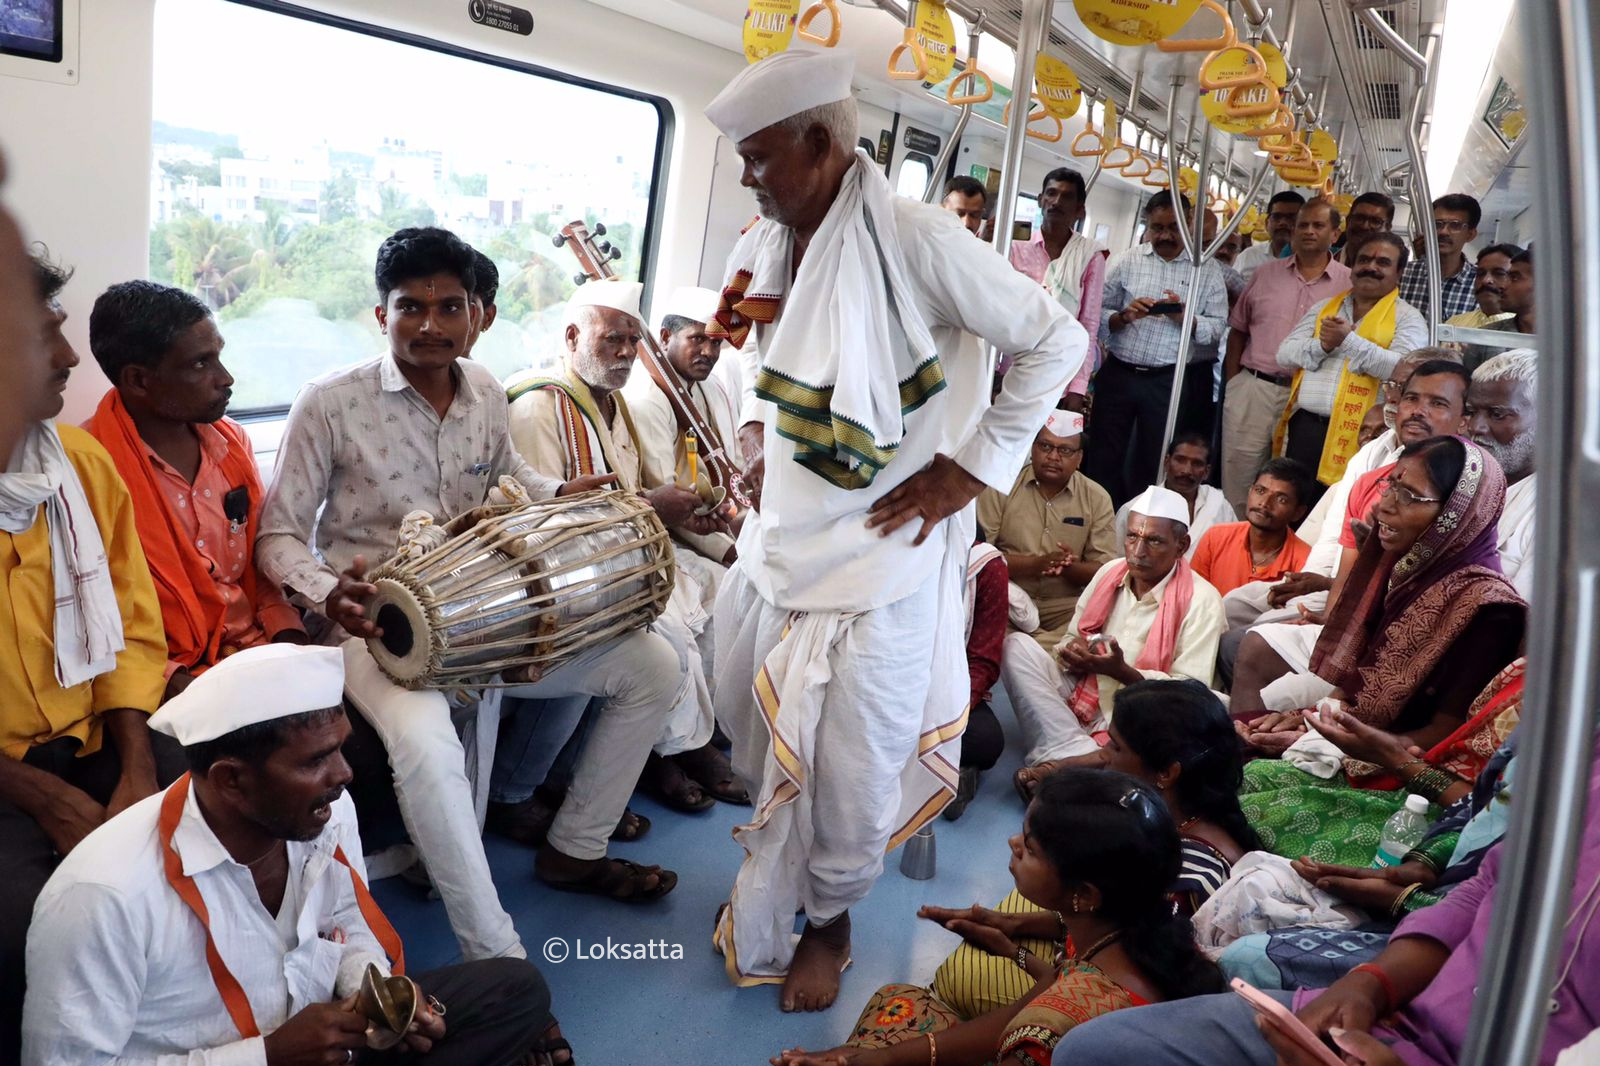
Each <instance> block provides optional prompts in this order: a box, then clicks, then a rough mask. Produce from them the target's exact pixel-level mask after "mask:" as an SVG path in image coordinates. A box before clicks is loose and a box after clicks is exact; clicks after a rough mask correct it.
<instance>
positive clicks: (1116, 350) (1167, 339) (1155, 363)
mask: <svg viewBox="0 0 1600 1066" xmlns="http://www.w3.org/2000/svg"><path fill="white" fill-rule="evenodd" d="M1193 269H1194V267H1193V266H1192V265H1191V263H1190V262H1189V257H1188V256H1186V255H1180V256H1178V258H1176V259H1171V260H1168V259H1163V258H1161V257H1160V256H1159V255H1156V254H1155V249H1154V248H1152V247H1151V246H1150V245H1148V244H1141V245H1139V246H1138V247H1136V248H1132V249H1129V250H1128V251H1127V252H1126V253H1124V254H1123V255H1121V256H1119V257H1118V258H1117V261H1116V262H1114V263H1112V264H1111V269H1110V270H1109V271H1107V272H1106V287H1105V292H1104V294H1103V295H1102V298H1101V300H1100V344H1101V348H1102V350H1103V351H1105V352H1107V353H1108V354H1110V355H1114V356H1116V357H1117V358H1118V359H1120V360H1122V361H1123V362H1124V363H1129V364H1131V365H1133V366H1140V367H1163V366H1172V365H1174V364H1176V363H1177V361H1178V338H1179V336H1180V334H1181V331H1182V328H1183V327H1182V324H1181V323H1180V322H1178V321H1174V320H1173V319H1171V318H1168V317H1166V316H1165V315H1151V316H1149V317H1147V318H1141V319H1139V320H1138V321H1137V322H1131V323H1129V324H1128V325H1126V326H1124V327H1123V328H1122V329H1120V330H1118V331H1117V332H1115V333H1113V332H1111V316H1112V315H1114V314H1116V313H1117V312H1119V311H1121V310H1123V309H1124V308H1125V307H1127V306H1128V305H1129V304H1131V303H1132V302H1133V301H1135V300H1137V299H1139V298H1140V297H1148V298H1150V299H1156V300H1159V299H1162V293H1164V292H1166V291H1167V290H1168V289H1171V290H1172V291H1173V292H1175V293H1177V294H1178V297H1179V298H1180V299H1183V300H1187V299H1188V298H1189V275H1190V273H1191V272H1192V271H1193ZM1195 300H1196V306H1195V319H1194V343H1192V344H1191V345H1190V346H1189V362H1190V363H1209V362H1211V361H1212V360H1214V359H1216V358H1217V353H1218V351H1219V350H1220V345H1221V344H1222V332H1223V330H1225V329H1226V328H1227V326H1228V289H1227V285H1226V284H1225V282H1224V281H1223V276H1222V270H1221V268H1220V267H1219V266H1218V265H1217V264H1216V263H1215V262H1210V263H1207V264H1205V266H1203V267H1201V269H1200V284H1199V288H1198V292H1197V293H1196V295H1195Z"/></svg>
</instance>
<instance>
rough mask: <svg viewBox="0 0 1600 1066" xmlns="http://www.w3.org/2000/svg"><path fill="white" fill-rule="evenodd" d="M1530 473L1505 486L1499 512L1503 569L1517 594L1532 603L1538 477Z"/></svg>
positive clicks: (1501, 564)
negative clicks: (1502, 503)
mask: <svg viewBox="0 0 1600 1066" xmlns="http://www.w3.org/2000/svg"><path fill="white" fill-rule="evenodd" d="M1538 476H1539V475H1537V474H1529V475H1528V476H1527V477H1525V478H1523V479H1522V480H1521V481H1519V482H1517V483H1516V484H1515V485H1510V486H1507V488H1506V503H1505V507H1504V508H1503V509H1502V510H1501V511H1500V568H1501V570H1503V571H1504V572H1505V575H1506V580H1507V581H1509V582H1511V584H1512V585H1514V586H1515V587H1516V590H1517V595H1519V596H1521V597H1522V598H1523V599H1525V600H1527V601H1528V602H1529V603H1532V602H1533V517H1534V509H1535V503H1536V502H1537V501H1536V486H1535V484H1534V482H1535V479H1537V478H1538Z"/></svg>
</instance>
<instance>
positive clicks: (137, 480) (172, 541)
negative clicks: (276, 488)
mask: <svg viewBox="0 0 1600 1066" xmlns="http://www.w3.org/2000/svg"><path fill="white" fill-rule="evenodd" d="M215 425H216V429H217V431H218V432H219V433H221V434H222V435H223V437H224V438H225V439H226V440H227V442H228V456H227V458H226V459H224V460H223V461H222V472H223V474H224V475H225V476H226V477H227V479H228V485H229V486H230V487H238V486H240V485H243V486H244V487H245V488H246V489H248V491H249V493H250V511H249V514H248V516H247V518H246V520H245V521H246V526H245V543H246V544H247V545H250V546H251V547H250V548H248V549H247V550H248V551H249V552H250V553H251V557H250V559H249V560H248V562H247V563H246V565H245V568H244V576H243V586H244V594H245V596H247V597H248V598H249V599H250V602H251V603H254V602H255V600H256V567H255V557H254V550H255V549H254V545H255V542H256V522H257V520H258V519H259V518H260V515H261V499H262V495H263V491H262V487H261V473H260V471H259V470H257V469H256V459H255V454H254V451H253V449H252V448H251V446H250V438H249V437H248V436H246V435H245V431H244V429H243V428H242V427H241V426H239V424H238V423H236V422H230V421H229V420H228V419H226V418H224V419H222V420H221V421H219V422H217V423H215ZM83 428H84V429H86V430H88V431H89V432H90V433H92V434H93V435H94V437H95V439H96V440H98V441H99V442H100V443H101V444H103V445H104V446H105V449H106V451H108V452H110V453H111V459H112V461H113V462H115V463H116V464H117V472H118V473H120V474H121V475H122V480H123V481H124V482H125V483H126V484H127V486H128V493H129V495H131V496H132V497H133V513H134V522H135V524H136V526H137V527H138V530H139V541H140V543H141V544H142V546H143V547H144V555H145V560H146V561H147V562H148V563H149V564H150V576H151V577H153V578H154V579H155V583H156V595H157V596H158V597H159V598H160V600H161V621H162V624H163V626H164V627H165V628H166V631H167V657H168V658H169V659H172V660H173V661H175V662H179V663H182V664H183V666H184V667H185V668H186V669H188V670H189V671H191V672H192V673H196V674H198V673H201V672H202V671H204V670H205V668H206V667H208V666H210V665H212V664H213V663H215V662H216V661H217V659H218V658H219V657H220V654H221V644H222V630H223V620H224V618H223V616H224V614H225V612H226V610H227V604H226V601H224V600H223V598H222V593H221V592H219V591H218V589H217V582H216V579H215V578H214V577H213V576H212V574H211V566H210V564H209V563H207V562H206V560H205V558H204V557H203V556H202V555H201V554H200V552H199V551H198V550H197V549H196V548H195V546H194V545H193V544H192V543H190V539H189V536H188V534H187V533H185V532H184V529H183V525H182V523H181V522H179V520H178V516H177V515H176V514H175V513H174V512H173V510H172V506H171V504H169V503H168V501H167V494H166V492H164V491H163V490H162V487H161V482H160V480H159V478H158V476H157V474H156V471H155V469H154V468H153V467H152V466H151V465H150V459H149V457H148V455H147V447H146V445H145V443H144V440H143V439H142V438H141V437H140V436H139V430H138V427H136V426H135V425H134V424H133V418H132V416H131V415H129V414H128V409H127V408H126V407H125V406H123V403H122V396H121V394H119V393H118V392H117V390H116V389H112V390H111V391H110V392H107V393H106V394H105V396H104V397H102V398H101V400H100V406H99V407H97V408H95V412H94V416H93V417H92V418H90V419H89V421H87V422H85V423H84V424H83Z"/></svg>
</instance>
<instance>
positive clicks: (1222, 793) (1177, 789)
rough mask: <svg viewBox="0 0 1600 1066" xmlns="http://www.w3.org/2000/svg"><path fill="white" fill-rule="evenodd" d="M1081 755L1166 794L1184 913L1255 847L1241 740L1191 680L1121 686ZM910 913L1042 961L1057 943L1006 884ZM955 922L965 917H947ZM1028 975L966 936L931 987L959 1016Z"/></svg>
mask: <svg viewBox="0 0 1600 1066" xmlns="http://www.w3.org/2000/svg"><path fill="white" fill-rule="evenodd" d="M1090 758H1092V759H1093V761H1094V762H1095V763H1097V764H1098V765H1100V766H1103V767H1105V768H1106V769H1110V770H1120V771H1122V772H1123V773H1125V774H1129V775H1131V776H1133V777H1136V778H1138V779H1139V780H1140V781H1142V782H1144V783H1145V784H1147V785H1149V786H1151V787H1152V788H1154V789H1155V790H1156V791H1157V792H1159V793H1160V794H1161V798H1162V799H1163V800H1164V801H1166V804H1167V811H1168V812H1169V813H1170V814H1171V815H1172V820H1173V821H1174V822H1176V823H1177V824H1178V835H1179V837H1180V838H1181V841H1180V844H1179V847H1180V849H1181V858H1182V865H1181V868H1180V872H1179V874H1178V878H1177V880H1175V881H1174V882H1173V884H1172V887H1171V888H1170V889H1169V890H1168V898H1169V899H1171V900H1172V903H1173V906H1174V907H1176V908H1177V909H1178V911H1179V913H1181V914H1188V915H1192V914H1193V913H1194V912H1195V911H1196V910H1198V909H1199V908H1200V906H1201V904H1203V903H1204V902H1205V901H1206V900H1207V899H1208V898H1210V896H1211V893H1212V892H1214V891H1216V889H1217V888H1218V887H1219V886H1220V885H1221V884H1222V883H1223V882H1224V881H1226V880H1227V879H1228V875H1229V874H1230V873H1231V872H1232V869H1233V864H1234V863H1235V862H1236V861H1238V859H1239V857H1240V856H1241V855H1243V854H1244V853H1245V852H1247V851H1254V850H1256V849H1258V848H1260V847H1261V841H1260V840H1259V839H1257V837H1256V834H1255V831H1254V830H1252V829H1251V828H1250V824H1249V823H1248V822H1246V821H1245V818H1244V812H1243V811H1241V810H1240V809H1239V796H1238V793H1239V782H1240V781H1241V780H1242V779H1243V776H1244V749H1243V744H1242V742H1241V741H1240V740H1239V737H1238V734H1237V733H1235V732H1234V729H1233V723H1232V721H1231V720H1230V719H1229V718H1228V712H1227V710H1226V709H1225V708H1224V707H1223V706H1222V701H1221V700H1219V699H1217V697H1216V695H1215V694H1214V693H1212V692H1211V690H1210V689H1208V688H1206V686H1205V685H1203V684H1201V683H1200V682H1198V681H1172V680H1164V681H1140V682H1137V683H1135V684H1132V685H1128V686H1127V687H1126V688H1124V689H1122V690H1121V691H1120V692H1118V693H1117V695H1116V700H1115V703H1114V706H1113V709H1112V721H1111V729H1110V738H1109V740H1108V741H1107V743H1106V746H1105V747H1104V748H1102V749H1101V750H1100V751H1099V752H1098V753H1096V754H1095V755H1094V756H1092V757H1090ZM1084 761H1087V760H1078V762H1079V764H1080V765H1081V763H1082V762H1084ZM919 913H920V914H921V916H922V917H924V918H928V919H930V920H932V921H936V922H939V923H940V924H941V925H945V926H947V927H949V928H962V927H965V926H967V925H979V926H991V927H993V928H994V929H998V930H999V931H1000V932H1001V933H1003V934H1005V936H1006V937H1007V938H1008V939H1010V940H1012V941H1014V942H1017V943H1019V944H1021V945H1023V946H1025V947H1027V948H1028V950H1029V951H1030V952H1031V953H1032V955H1033V956H1034V957H1036V958H1039V959H1040V963H1039V965H1040V966H1042V967H1045V968H1048V966H1049V960H1051V959H1053V958H1054V957H1055V956H1056V954H1057V953H1059V952H1060V951H1061V950H1062V948H1063V946H1064V944H1063V940H1064V936H1065V929H1064V927H1062V926H1061V925H1060V924H1059V918H1058V916H1056V915H1054V914H1051V913H1050V912H1048V911H1046V910H1042V909H1040V908H1038V907H1036V906H1034V905H1033V904H1032V903H1029V902H1028V901H1027V900H1026V899H1024V898H1023V897H1022V896H1021V895H1019V894H1018V893H1017V892H1015V891H1013V892H1011V893H1010V894H1009V895H1007V896H1006V898H1005V899H1004V900H1002V901H1001V902H1000V904H999V906H998V907H996V908H995V909H994V910H990V909H988V908H986V907H978V906H973V907H970V908H961V909H959V910H955V909H950V908H945V907H924V908H922V910H921V911H920V912H919ZM955 921H960V922H962V923H965V925H964V926H962V927H958V926H954V925H951V924H950V923H952V922H955ZM1036 976H1037V975H1036V974H1034V973H1032V972H1031V971H1029V972H1024V971H1023V970H1021V969H1019V968H1018V967H1017V966H1015V965H1012V964H1011V961H1010V959H1009V956H1007V957H999V956H996V955H994V954H992V953H991V952H990V951H989V950H988V947H987V945H986V944H983V943H979V942H978V941H976V940H975V939H974V938H972V937H968V943H965V944H962V945H961V946H959V947H957V948H956V950H955V951H953V952H951V953H950V956H949V957H948V958H947V959H945V961H944V962H943V963H942V964H940V966H939V969H938V972H937V973H935V974H934V977H933V990H934V992H935V993H936V994H937V995H938V996H939V998H940V999H941V1000H943V1001H944V1003H945V1004H947V1005H948V1006H950V1007H951V1008H953V1009H954V1010H955V1011H956V1013H957V1014H959V1015H960V1016H961V1017H963V1018H976V1017H977V1016H978V1015H980V1014H983V1013H985V1012H986V1011H990V1010H993V1009H994V1008H996V1007H1001V1006H1005V1005H1006V1004H1008V1003H1013V1002H1015V1001H1016V1000H1017V998H1018V997H1019V996H1021V995H1023V994H1024V993H1026V992H1027V991H1028V989H1029V988H1031V987H1032V986H1033V981H1034V979H1035V977H1036Z"/></svg>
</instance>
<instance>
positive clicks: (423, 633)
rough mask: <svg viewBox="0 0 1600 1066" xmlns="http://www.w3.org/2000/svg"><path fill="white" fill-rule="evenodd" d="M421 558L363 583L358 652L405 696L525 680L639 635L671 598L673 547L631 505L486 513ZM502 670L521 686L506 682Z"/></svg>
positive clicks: (612, 500)
mask: <svg viewBox="0 0 1600 1066" xmlns="http://www.w3.org/2000/svg"><path fill="white" fill-rule="evenodd" d="M476 513H477V514H480V515H486V517H483V518H481V520H479V521H478V522H477V523H476V524H474V525H472V526H470V528H467V529H465V530H462V531H461V532H458V533H456V534H455V535H454V536H450V537H448V539H444V540H443V543H441V544H439V545H438V546H437V547H434V548H432V549H431V550H426V551H423V552H421V553H420V554H418V553H412V555H413V557H408V554H407V553H406V552H404V551H402V553H401V554H399V555H396V556H395V557H394V558H392V559H390V560H389V561H388V562H386V563H384V564H383V565H382V566H380V567H378V568H377V569H376V570H374V571H372V572H371V573H370V574H369V575H368V577H367V580H368V581H370V582H371V583H372V584H373V585H375V586H377V590H378V591H377V595H376V596H375V597H374V599H373V600H372V602H371V604H370V605H369V606H368V617H370V618H372V619H373V621H374V622H376V623H377V625H378V627H379V628H380V629H381V630H382V631H383V635H382V636H381V637H370V638H368V640H367V647H368V648H369V649H370V650H371V652H372V657H373V658H374V659H375V660H377V663H378V666H379V667H380V668H382V670H383V672H384V673H385V674H387V675H388V676H389V677H390V678H391V679H392V680H393V681H394V682H395V683H396V684H399V685H403V686H405V687H406V688H439V689H453V688H461V687H472V688H482V687H495V686H497V685H501V684H514V683H516V682H517V680H523V681H526V680H532V679H534V678H537V677H538V676H540V675H541V674H544V673H548V672H549V671H551V670H553V669H555V668H556V667H558V666H560V665H561V664H562V663H564V662H566V661H567V660H569V659H571V658H572V657H573V656H574V655H576V654H578V653H579V652H581V651H583V650H585V649H586V648H590V647H593V646H595V645H597V644H600V643H603V642H605V641H608V640H611V639H613V638H614V637H616V636H618V635H620V634H622V633H625V632H627V631H628V630H631V629H637V628H639V627H640V626H643V625H647V624H649V623H650V622H651V621H653V620H654V619H655V618H656V616H658V615H659V614H660V613H661V612H662V610H663V609H665V607H666V604H667V598H668V597H669V596H671V594H672V583H673V577H674V568H673V558H672V542H671V539H670V538H669V537H668V535H667V531H666V528H665V527H664V526H662V524H661V519H659V518H658V517H656V513H655V511H654V510H653V509H652V508H651V507H650V505H649V504H648V503H646V502H645V501H644V500H643V499H642V498H640V497H638V496H636V495H632V494H630V493H625V492H587V493H583V494H581V495H577V496H566V497H560V498H557V499H552V500H542V501H540V502H538V503H530V504H524V505H521V506H513V507H490V508H484V509H481V510H480V511H479V512H476ZM506 671H513V673H514V675H520V678H518V677H515V676H514V678H513V679H512V680H509V681H504V682H503V681H501V679H500V678H499V677H498V676H497V675H499V674H501V673H503V672H506Z"/></svg>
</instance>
